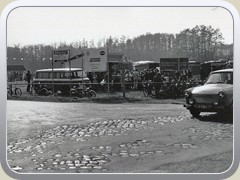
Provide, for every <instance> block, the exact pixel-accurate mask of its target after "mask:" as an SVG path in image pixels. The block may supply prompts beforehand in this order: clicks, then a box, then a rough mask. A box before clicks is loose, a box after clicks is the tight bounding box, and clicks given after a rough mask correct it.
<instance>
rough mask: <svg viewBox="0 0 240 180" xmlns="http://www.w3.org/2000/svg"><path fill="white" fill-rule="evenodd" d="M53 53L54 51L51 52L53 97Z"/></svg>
mask: <svg viewBox="0 0 240 180" xmlns="http://www.w3.org/2000/svg"><path fill="white" fill-rule="evenodd" d="M53 53H54V51H52V93H53V95H54V84H53Z"/></svg>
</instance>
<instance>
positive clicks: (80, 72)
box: [76, 71, 86, 78]
mask: <svg viewBox="0 0 240 180" xmlns="http://www.w3.org/2000/svg"><path fill="white" fill-rule="evenodd" d="M76 77H77V78H81V77H86V74H85V72H83V71H76Z"/></svg>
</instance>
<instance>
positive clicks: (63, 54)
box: [52, 50, 71, 95]
mask: <svg viewBox="0 0 240 180" xmlns="http://www.w3.org/2000/svg"><path fill="white" fill-rule="evenodd" d="M69 57H70V50H55V51H52V90H53V94H54V76H53V75H54V74H53V62H61V63H63V62H67V61H69V68H70V95H71V63H70V60H69Z"/></svg>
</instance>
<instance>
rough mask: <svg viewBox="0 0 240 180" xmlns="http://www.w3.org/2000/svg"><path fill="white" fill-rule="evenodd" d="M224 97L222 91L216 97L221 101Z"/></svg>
mask: <svg viewBox="0 0 240 180" xmlns="http://www.w3.org/2000/svg"><path fill="white" fill-rule="evenodd" d="M224 96H225V94H224V92H223V91H219V93H218V97H219V98H221V99H222V98H224Z"/></svg>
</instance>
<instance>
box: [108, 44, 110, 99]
mask: <svg viewBox="0 0 240 180" xmlns="http://www.w3.org/2000/svg"><path fill="white" fill-rule="evenodd" d="M108 54H109V48H108V46H107V63H108V96H109V92H110V68H109V58H108Z"/></svg>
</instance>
